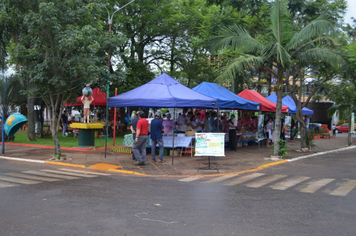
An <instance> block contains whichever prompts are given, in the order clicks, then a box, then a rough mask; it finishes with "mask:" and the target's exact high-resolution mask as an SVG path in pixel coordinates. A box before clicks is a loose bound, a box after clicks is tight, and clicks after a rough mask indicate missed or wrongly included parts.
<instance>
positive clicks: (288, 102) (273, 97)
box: [267, 93, 314, 115]
mask: <svg viewBox="0 0 356 236" xmlns="http://www.w3.org/2000/svg"><path fill="white" fill-rule="evenodd" d="M267 99H268V100H270V101H271V102H274V103H277V95H276V94H275V93H272V94H271V95H269V96H268V97H267ZM282 105H283V106H288V107H289V113H292V114H296V113H297V106H296V105H295V102H294V100H293V98H291V97H290V96H289V95H287V96H285V97H284V98H282ZM302 114H303V115H313V114H314V111H313V110H310V109H309V108H306V107H303V108H302Z"/></svg>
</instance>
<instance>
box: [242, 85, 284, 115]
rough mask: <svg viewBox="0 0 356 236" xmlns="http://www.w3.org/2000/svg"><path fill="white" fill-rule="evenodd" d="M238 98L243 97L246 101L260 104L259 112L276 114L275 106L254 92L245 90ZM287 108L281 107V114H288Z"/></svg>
mask: <svg viewBox="0 0 356 236" xmlns="http://www.w3.org/2000/svg"><path fill="white" fill-rule="evenodd" d="M238 95H239V96H240V97H243V98H245V99H247V100H250V101H254V102H258V103H260V104H261V111H266V112H276V106H277V105H276V104H275V103H273V102H271V101H269V100H268V99H267V98H265V97H263V96H262V95H261V94H259V93H258V92H257V91H255V90H248V89H245V90H243V91H242V92H241V93H239V94H238ZM288 110H289V107H287V106H282V112H283V113H288Z"/></svg>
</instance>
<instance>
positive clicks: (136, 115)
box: [130, 111, 140, 160]
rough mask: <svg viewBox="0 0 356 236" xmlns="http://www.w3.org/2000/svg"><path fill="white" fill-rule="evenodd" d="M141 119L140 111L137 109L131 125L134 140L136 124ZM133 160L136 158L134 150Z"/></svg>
mask: <svg viewBox="0 0 356 236" xmlns="http://www.w3.org/2000/svg"><path fill="white" fill-rule="evenodd" d="M139 119H140V118H139V117H138V111H137V112H136V111H135V113H134V117H133V120H132V122H131V126H130V129H131V132H132V138H133V142H135V139H136V126H137V122H138V120H139ZM132 160H136V158H135V155H134V152H133V150H132Z"/></svg>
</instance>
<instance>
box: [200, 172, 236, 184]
mask: <svg viewBox="0 0 356 236" xmlns="http://www.w3.org/2000/svg"><path fill="white" fill-rule="evenodd" d="M235 176H238V174H234V175H223V176H220V177H218V178H215V179H211V180H208V181H205V182H202V183H206V184H211V183H217V182H220V181H223V180H226V179H230V178H233V177H235Z"/></svg>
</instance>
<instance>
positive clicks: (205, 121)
mask: <svg viewBox="0 0 356 236" xmlns="http://www.w3.org/2000/svg"><path fill="white" fill-rule="evenodd" d="M209 117H210V113H209V112H206V113H205V117H204V119H203V132H209Z"/></svg>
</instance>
